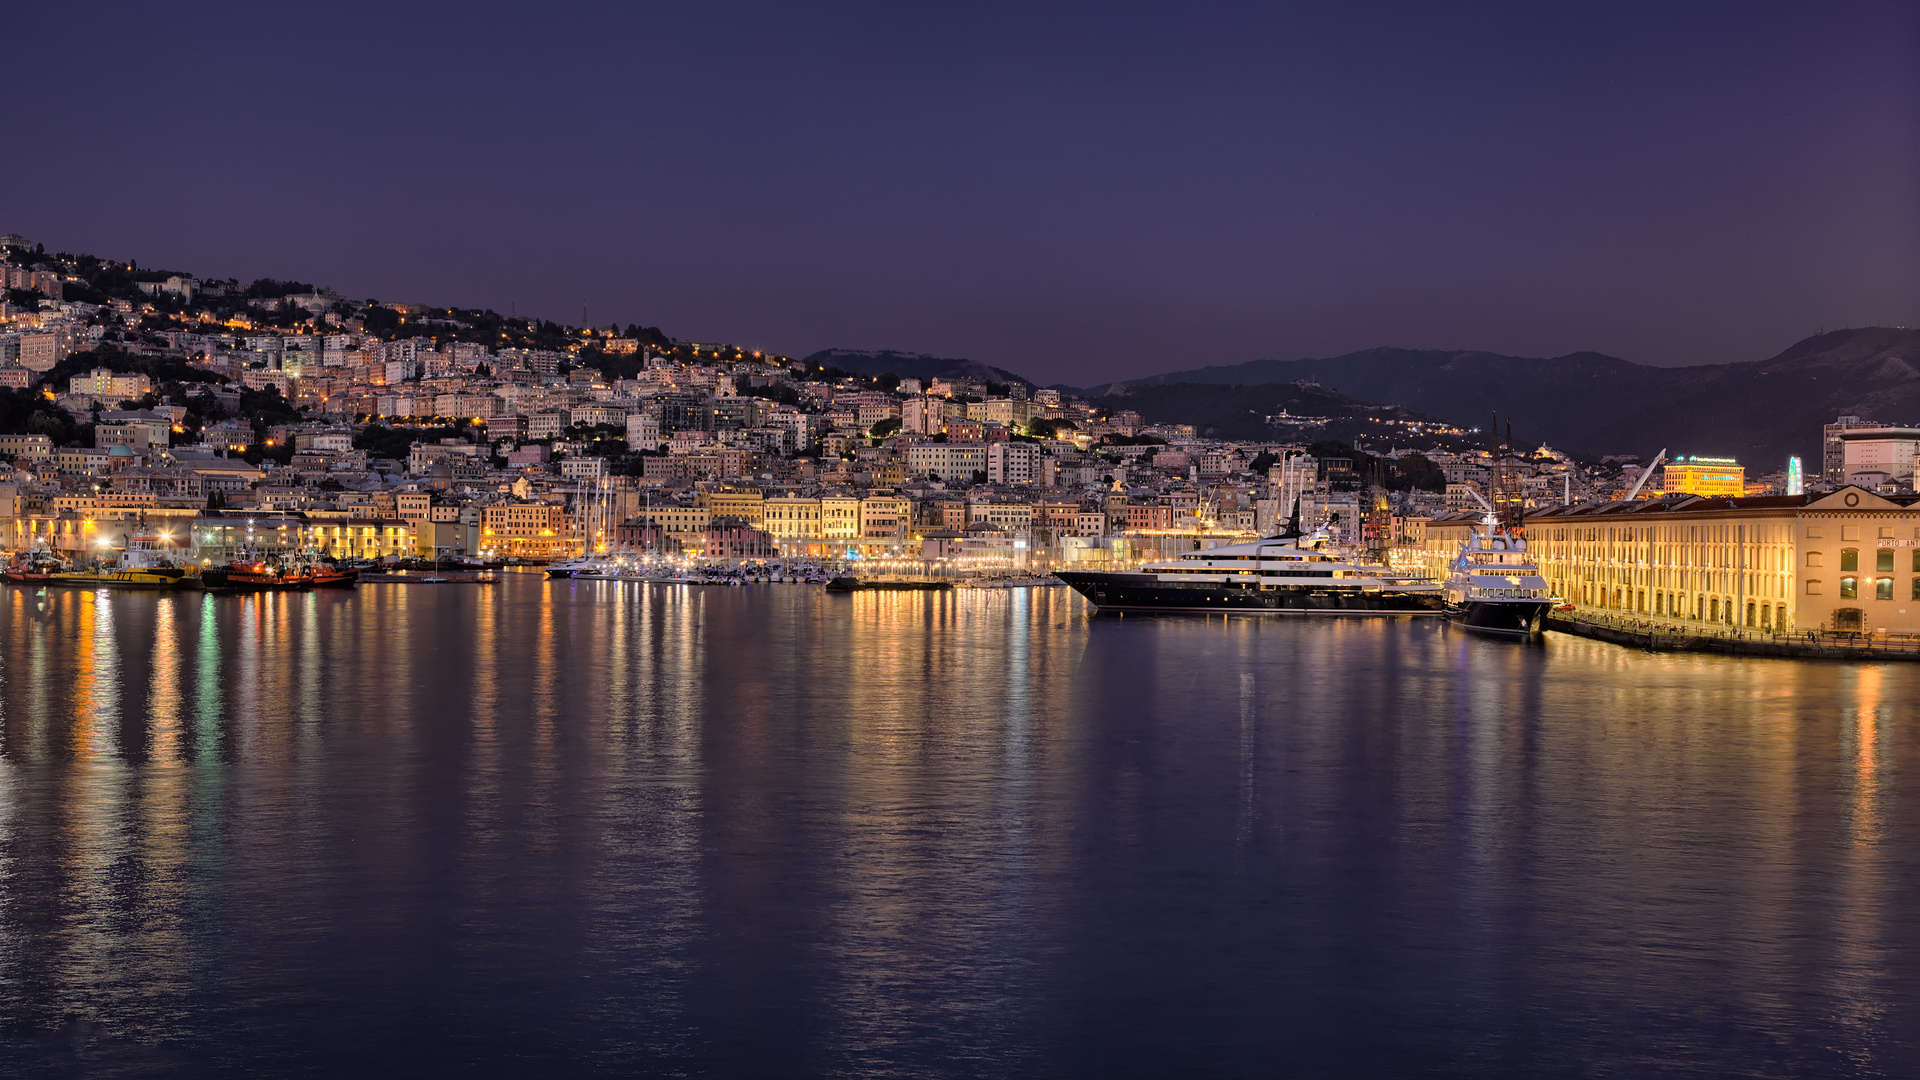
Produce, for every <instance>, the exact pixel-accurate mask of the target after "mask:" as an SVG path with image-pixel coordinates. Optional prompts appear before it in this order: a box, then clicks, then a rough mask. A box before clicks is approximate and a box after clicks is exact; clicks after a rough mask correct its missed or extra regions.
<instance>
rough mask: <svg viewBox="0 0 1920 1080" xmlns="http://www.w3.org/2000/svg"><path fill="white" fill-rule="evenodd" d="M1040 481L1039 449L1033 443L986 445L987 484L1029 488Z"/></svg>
mask: <svg viewBox="0 0 1920 1080" xmlns="http://www.w3.org/2000/svg"><path fill="white" fill-rule="evenodd" d="M1039 480H1040V448H1039V447H1038V446H1035V445H1034V444H1033V443H1016V442H1003V443H989V444H987V483H989V484H1017V485H1025V486H1028V487H1031V486H1032V485H1034V484H1036V483H1038V482H1039Z"/></svg>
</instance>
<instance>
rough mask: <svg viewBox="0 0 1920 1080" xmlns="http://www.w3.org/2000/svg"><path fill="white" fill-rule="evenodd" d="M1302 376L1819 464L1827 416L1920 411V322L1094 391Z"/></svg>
mask: <svg viewBox="0 0 1920 1080" xmlns="http://www.w3.org/2000/svg"><path fill="white" fill-rule="evenodd" d="M1300 379H1307V380H1311V381H1314V382H1318V383H1319V384H1321V385H1323V386H1326V387H1328V388H1331V389H1334V390H1338V391H1339V392H1341V393H1343V394H1347V395H1350V396H1352V397H1356V398H1361V399H1364V400H1367V401H1377V402H1383V403H1389V404H1396V405H1402V406H1406V407H1408V408H1411V409H1418V410H1419V411H1421V412H1424V413H1430V414H1433V415H1436V416H1439V417H1442V418H1444V419H1446V420H1449V421H1451V422H1453V423H1456V424H1461V425H1467V426H1485V425H1486V424H1487V423H1488V422H1490V418H1491V415H1492V413H1493V412H1494V411H1495V410H1496V409H1497V410H1498V411H1499V412H1500V415H1501V417H1502V418H1503V419H1511V420H1512V422H1513V424H1514V427H1515V434H1516V435H1517V436H1519V437H1520V438H1521V439H1522V440H1523V441H1529V442H1531V441H1541V442H1546V443H1548V444H1550V445H1553V446H1557V447H1561V448H1564V449H1567V450H1570V451H1572V452H1574V453H1576V454H1580V455H1583V456H1598V455H1601V454H1617V453H1634V452H1638V453H1641V454H1646V455H1651V454H1653V453H1654V452H1655V451H1657V450H1659V449H1660V448H1661V447H1663V446H1664V447H1667V448H1668V449H1669V450H1670V451H1671V452H1672V453H1675V454H1713V455H1726V456H1732V457H1737V458H1739V459H1740V460H1741V461H1742V462H1743V463H1744V464H1746V465H1747V466H1748V467H1749V469H1750V470H1752V471H1753V472H1754V473H1756V474H1759V473H1766V472H1772V471H1774V470H1776V469H1779V468H1783V467H1784V466H1785V464H1786V459H1787V457H1788V455H1791V454H1797V455H1799V456H1800V457H1801V459H1802V460H1803V462H1806V463H1807V465H1808V468H1810V469H1817V468H1818V462H1819V450H1820V426H1821V425H1822V424H1826V423H1830V422H1832V420H1833V419H1834V417H1836V416H1839V415H1842V414H1849V413H1850V414H1854V415H1858V416H1862V417H1866V418H1868V419H1873V420H1881V421H1883V422H1887V423H1905V422H1909V421H1914V420H1920V330H1910V329H1906V328H1903V327H1863V328H1858V329H1850V330H1834V331H1830V332H1828V333H1824V334H1818V335H1815V336H1813V337H1810V338H1807V339H1805V340H1803V341H1798V342H1795V343H1794V344H1793V345H1791V346H1789V347H1788V348H1787V349H1785V350H1784V351H1782V352H1781V353H1780V354H1779V355H1777V356H1774V357H1772V358H1770V359H1767V360H1760V361H1750V362H1742V363H1734V364H1703V365H1699V366H1695V367H1678V368H1661V367H1650V366H1648V365H1645V364H1635V363H1633V362H1631V361H1628V360H1622V359H1620V358H1618V357H1613V356H1606V355H1604V354H1601V353H1593V352H1580V353H1570V354H1568V355H1566V356H1557V357H1551V358H1539V357H1522V356H1505V355H1501V354H1499V353H1490V352H1480V351H1472V350H1451V351H1449V350H1438V349H1395V348H1377V349H1367V350H1364V351H1361V352H1355V353H1348V354H1346V355H1344V356H1335V357H1326V358H1321V359H1308V360H1253V361H1249V362H1247V363H1244V364H1233V365H1224V366H1213V367H1203V368H1196V369H1194V370H1191V371H1179V372H1171V373H1168V374H1165V375H1155V376H1151V377H1149V378H1145V379H1132V380H1127V381H1126V382H1124V383H1118V384H1107V385H1103V386H1097V387H1088V388H1085V389H1083V390H1081V391H1080V392H1081V393H1083V394H1086V395H1088V396H1094V397H1104V396H1107V395H1110V394H1112V393H1114V392H1115V390H1116V389H1119V390H1121V391H1123V392H1129V393H1130V394H1131V396H1132V397H1133V399H1134V401H1135V402H1136V404H1135V406H1134V407H1135V408H1138V409H1139V410H1140V411H1141V413H1142V414H1143V415H1151V412H1152V408H1151V406H1150V404H1149V403H1150V402H1151V400H1152V397H1153V394H1152V390H1151V388H1152V387H1154V386H1160V385H1170V384H1175V383H1216V384H1235V385H1244V386H1248V387H1250V388H1251V387H1256V386H1267V385H1270V384H1274V383H1284V382H1293V381H1295V380H1300ZM1258 396H1266V395H1264V394H1261V395H1258Z"/></svg>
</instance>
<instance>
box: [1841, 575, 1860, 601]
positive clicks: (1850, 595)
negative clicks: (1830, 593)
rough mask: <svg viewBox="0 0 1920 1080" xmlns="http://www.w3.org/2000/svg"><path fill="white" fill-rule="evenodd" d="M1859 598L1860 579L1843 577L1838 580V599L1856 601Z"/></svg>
mask: <svg viewBox="0 0 1920 1080" xmlns="http://www.w3.org/2000/svg"><path fill="white" fill-rule="evenodd" d="M1859 597H1860V579H1859V578H1854V577H1843V578H1841V579H1840V599H1842V600H1857V599H1859Z"/></svg>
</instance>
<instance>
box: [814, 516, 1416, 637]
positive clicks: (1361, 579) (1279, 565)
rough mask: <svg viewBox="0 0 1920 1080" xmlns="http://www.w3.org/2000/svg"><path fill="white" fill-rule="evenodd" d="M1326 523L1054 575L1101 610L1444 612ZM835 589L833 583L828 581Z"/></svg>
mask: <svg viewBox="0 0 1920 1080" xmlns="http://www.w3.org/2000/svg"><path fill="white" fill-rule="evenodd" d="M1330 539H1331V535H1330V530H1329V528H1328V527H1327V526H1322V527H1321V528H1319V529H1317V530H1315V531H1314V532H1313V533H1312V535H1309V536H1302V535H1300V508H1299V506H1297V505H1296V506H1295V507H1294V512H1293V519H1292V521H1291V523H1290V524H1289V527H1288V529H1287V530H1286V531H1285V532H1283V533H1281V534H1280V535H1278V536H1272V537H1269V538H1267V539H1265V540H1256V541H1253V542H1252V543H1247V544H1230V545H1227V546H1225V547H1217V548H1210V549H1208V550H1206V551H1192V552H1188V553H1186V554H1184V555H1181V556H1179V557H1178V558H1174V559H1168V560H1165V561H1163V562H1154V563H1148V564H1147V565H1146V566H1143V567H1141V568H1140V569H1139V570H1134V571H1128V572H1124V573H1103V572H1095V571H1075V570H1063V571H1059V572H1057V573H1055V575H1054V576H1055V577H1057V578H1059V579H1060V580H1061V581H1064V582H1066V583H1067V584H1068V585H1070V586H1072V587H1073V589H1074V591H1075V592H1078V593H1079V594H1080V595H1082V596H1084V597H1086V598H1087V599H1088V600H1089V601H1091V602H1092V603H1093V606H1094V607H1095V608H1096V609H1098V610H1100V611H1103V612H1105V611H1118V612H1215V611H1218V612H1227V613H1232V614H1245V615H1436V616H1437V615H1441V614H1443V613H1444V609H1445V605H1444V600H1443V597H1442V596H1441V592H1440V585H1439V583H1437V582H1435V581H1433V580H1432V579H1430V578H1427V577H1424V576H1419V575H1413V574H1403V573H1400V572H1398V571H1396V570H1393V569H1392V568H1390V567H1386V566H1377V565H1372V564H1368V563H1362V562H1356V561H1353V560H1351V559H1349V558H1347V557H1346V556H1344V555H1342V554H1341V553H1339V552H1338V551H1337V550H1336V549H1334V548H1332V547H1330V546H1329V541H1330ZM829 587H831V586H829Z"/></svg>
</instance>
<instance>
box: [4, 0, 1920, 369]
mask: <svg viewBox="0 0 1920 1080" xmlns="http://www.w3.org/2000/svg"><path fill="white" fill-rule="evenodd" d="M1917 13H1920V5H1916V4H1913V3H1911V2H1906V3H1883V4H1872V3H1868V4H1844V3H1822V4H1795V5H1778V6H1769V5H1756V4H1723V5H1709V4H1672V3H1659V4H1647V5H1631V4H1620V3H1613V4H1606V5H1596V4H1590V5H1541V4H1515V5H1511V6H1478V7H1473V8H1472V9H1471V10H1468V9H1466V8H1465V7H1464V6H1459V5H1450V4H1404V5H1395V4H1374V5H1366V4H1339V5H1335V4H1312V5H1300V6H1299V7H1296V8H1282V7H1279V6H1277V5H1249V6H1246V7H1225V6H1222V7H1212V6H1204V5H1199V4H1192V3H1185V4H1177V5H1176V4H1169V5H1166V6H1164V7H1161V8H1158V9H1147V8H1128V9H1125V10H1122V9H1121V8H1119V7H1117V6H1114V5H1105V4H1089V5H1085V6H1073V7H1067V6H1054V7H1050V8H1048V9H1047V10H1046V11H1045V12H1041V11H1038V10H1036V6H1035V5H1030V4H1020V5H1008V6H1005V7H994V6H989V5H985V4H946V5H903V4H876V5H873V6H870V7H856V6H840V5H835V6H830V7H829V6H817V5H810V4H782V5H770V6H765V7H757V6H753V7H750V6H730V5H720V4H685V5H672V6H664V5H663V6H659V7H651V6H639V5H626V4H618V5H613V4H609V5H574V6H560V5H541V4H524V3H522V4H514V5H500V6H491V5H483V4H457V5H446V6H444V7H443V8H440V9H439V10H437V11H435V12H425V13H422V12H414V11H411V9H409V10H406V11H403V10H400V8H399V6H397V5H387V4H380V5H368V6H365V7H353V6H328V5H319V4H315V5H292V6H285V7H283V6H281V5H253V4H248V5H234V6H231V7H216V6H207V7H204V8H202V7H198V6H194V5H167V4H142V5H137V6H127V7H124V8H120V7H115V6H111V5H84V6H80V5H64V4H42V5H33V6H25V5H23V6H21V7H20V8H16V9H12V10H10V11H9V12H8V14H7V16H6V18H5V24H6V29H5V31H4V32H0V40H4V42H5V45H6V48H5V54H4V55H5V56H6V60H7V64H6V67H5V69H4V70H5V71H6V84H7V85H8V86H9V87H10V89H11V93H10V94H9V99H10V102H11V105H10V108H9V109H8V114H9V120H10V122H9V123H8V124H7V134H6V136H5V138H6V146H7V152H6V153H5V155H4V167H0V231H16V232H21V233H24V234H26V235H27V236H28V237H29V238H30V239H33V240H38V241H41V242H44V243H45V244H46V245H47V246H48V248H49V249H60V250H69V251H91V252H94V253H97V254H102V255H116V256H120V257H130V258H134V259H137V260H138V261H139V262H140V263H141V265H143V266H158V267H167V268H176V269H185V270H190V271H193V272H196V273H200V274H203V275H218V276H222V277H226V276H238V277H241V278H244V279H251V278H254V277H261V276H273V277H283V278H295V279H299V280H303V281H311V282H314V283H317V284H329V285H332V286H334V287H335V288H337V289H338V290H340V291H341V292H342V293H343V294H346V295H349V296H353V297H378V298H380V299H384V300H409V301H418V302H425V303H435V304H458V305H463V306H490V307H494V308H497V309H499V310H501V311H507V310H509V309H511V308H517V310H518V311H519V312H520V313H521V314H537V315H541V316H543V317H548V318H554V319H559V320H564V321H569V322H573V321H577V320H578V319H579V317H580V309H581V304H582V302H583V301H584V302H585V303H586V305H587V308H588V315H589V318H590V319H591V321H593V322H595V323H597V324H601V325H604V324H606V323H608V322H612V321H618V322H619V323H620V324H622V325H625V324H627V323H630V322H638V323H644V324H649V325H657V326H659V327H660V328H661V329H663V330H665V331H666V332H667V333H668V334H671V335H673V336H676V337H680V338H687V339H693V340H726V341H731V342H734V343H737V344H741V345H745V346H748V347H750V348H760V349H767V350H773V351H779V352H785V353H789V354H793V355H802V354H805V353H807V352H811V351H813V350H815V349H818V348H824V347H828V346H844V347H853V348H897V349H904V350H910V351H918V352H929V353H935V354H939V355H945V356H966V357H971V358H974V359H978V360H983V361H986V362H989V363H992V364H997V365H1000V366H1003V367H1008V368H1011V369H1013V370H1016V371H1019V372H1021V373H1023V374H1026V375H1028V376H1029V377H1032V378H1035V379H1037V380H1039V381H1041V382H1054V381H1064V382H1069V383H1075V384H1084V383H1091V382H1095V381H1102V380H1108V379H1114V378H1124V377H1129V376H1138V375H1144V374H1149V373H1152V372H1157V371H1167V370H1174V369H1178V368H1183V367H1192V366H1196V365H1200V364H1209V363H1235V362H1239V361H1242V360H1252V359H1257V358H1263V357H1272V358H1281V359H1292V358H1296V357H1303V356H1327V355H1333V354H1336V353H1340V352H1345V351H1349V350H1353V349H1359V348H1366V347H1370V346H1374V345H1398V346H1406V347H1418V348H1483V349H1492V350H1497V351H1502V352H1511V353H1519V354H1524V355H1554V354H1559V353H1564V352H1569V351H1573V350H1578V349H1594V350H1599V351H1603V352H1608V353H1612V354H1614V355H1617V356H1622V357H1625V358H1627V359H1631V360H1637V361H1641V362H1644V363H1657V364H1683V363H1701V362H1720V361H1728V360H1746V359H1760V358H1763V357H1765V356H1768V355H1771V354H1772V353H1774V352H1777V351H1778V350H1779V349H1781V348H1783V347H1785V346H1786V345H1787V344H1789V343H1791V342H1792V341H1794V340H1796V339H1798V338H1801V337H1804V336H1806V335H1808V334H1811V333H1814V332H1816V331H1817V330H1819V329H1820V328H1821V327H1822V326H1823V325H1824V326H1825V327H1827V328H1829V329H1832V328H1835V327H1840V326H1857V325H1870V324H1904V325H1914V324H1920V14H1917Z"/></svg>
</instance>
